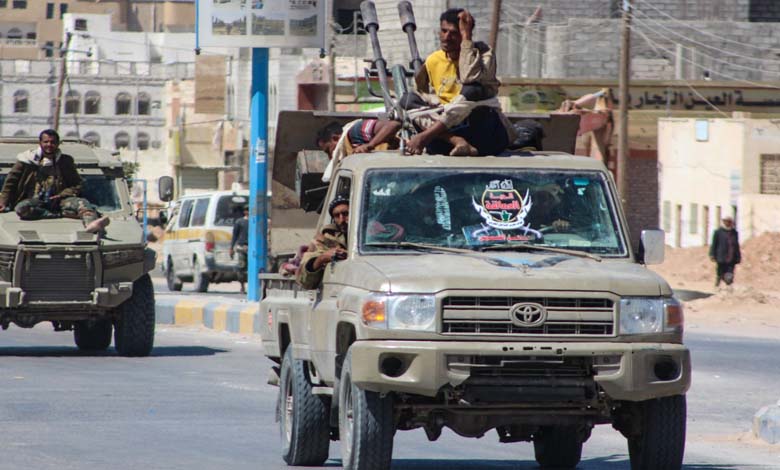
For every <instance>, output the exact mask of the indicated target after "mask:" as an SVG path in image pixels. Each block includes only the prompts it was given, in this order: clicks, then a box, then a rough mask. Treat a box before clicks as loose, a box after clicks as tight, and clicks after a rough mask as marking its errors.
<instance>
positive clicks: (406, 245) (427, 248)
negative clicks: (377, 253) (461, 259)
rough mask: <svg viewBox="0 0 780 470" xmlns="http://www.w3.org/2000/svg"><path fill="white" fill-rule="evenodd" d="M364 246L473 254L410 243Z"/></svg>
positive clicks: (451, 248) (446, 247) (457, 249)
mask: <svg viewBox="0 0 780 470" xmlns="http://www.w3.org/2000/svg"><path fill="white" fill-rule="evenodd" d="M364 246H371V247H379V248H412V249H415V250H420V251H429V252H434V251H441V252H445V253H459V254H474V252H473V251H471V250H467V249H465V248H454V247H450V246H439V245H428V244H427V243H412V242H373V243H366V244H365V245H364Z"/></svg>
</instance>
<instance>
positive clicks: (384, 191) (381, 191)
mask: <svg viewBox="0 0 780 470" xmlns="http://www.w3.org/2000/svg"><path fill="white" fill-rule="evenodd" d="M394 188H395V181H391V182H390V183H388V184H387V186H385V187H384V188H378V189H375V190H373V191H372V192H371V195H372V196H392V195H393V189H394Z"/></svg>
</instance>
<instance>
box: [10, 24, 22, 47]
mask: <svg viewBox="0 0 780 470" xmlns="http://www.w3.org/2000/svg"><path fill="white" fill-rule="evenodd" d="M7 36H8V40H9V42H10V43H11V44H13V43H14V42H17V41H18V42H21V41H22V31H21V30H20V29H19V28H11V29H9V30H8V35H7Z"/></svg>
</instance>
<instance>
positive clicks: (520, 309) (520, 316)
mask: <svg viewBox="0 0 780 470" xmlns="http://www.w3.org/2000/svg"><path fill="white" fill-rule="evenodd" d="M509 318H510V320H512V323H514V324H515V325H517V326H522V327H525V328H530V327H532V326H538V325H541V324H542V323H544V321H545V320H547V310H545V308H544V307H543V306H542V305H540V304H535V303H530V302H529V303H521V304H514V305H512V308H511V309H509Z"/></svg>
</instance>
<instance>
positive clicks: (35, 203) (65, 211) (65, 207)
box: [14, 197, 98, 225]
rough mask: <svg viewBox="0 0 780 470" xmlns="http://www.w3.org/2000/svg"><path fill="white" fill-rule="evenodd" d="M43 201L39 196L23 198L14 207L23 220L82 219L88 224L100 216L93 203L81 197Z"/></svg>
mask: <svg viewBox="0 0 780 470" xmlns="http://www.w3.org/2000/svg"><path fill="white" fill-rule="evenodd" d="M56 202H57V201H54V203H53V202H52V201H48V202H45V201H42V200H40V199H38V198H35V197H33V198H30V199H23V200H21V201H19V203H18V204H17V205H16V208H15V209H14V210H15V211H16V214H17V215H18V216H19V218H20V219H22V220H40V219H57V218H60V217H65V218H68V219H81V220H83V221H84V224H85V225H86V224H88V223H90V222H92V221H93V220H96V219H97V218H98V211H97V209H96V208H95V206H94V205H92V203H90V202H89V201H87V200H86V199H84V198H81V197H68V198H65V199H62V200H61V201H59V203H58V204H57V203H56Z"/></svg>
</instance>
